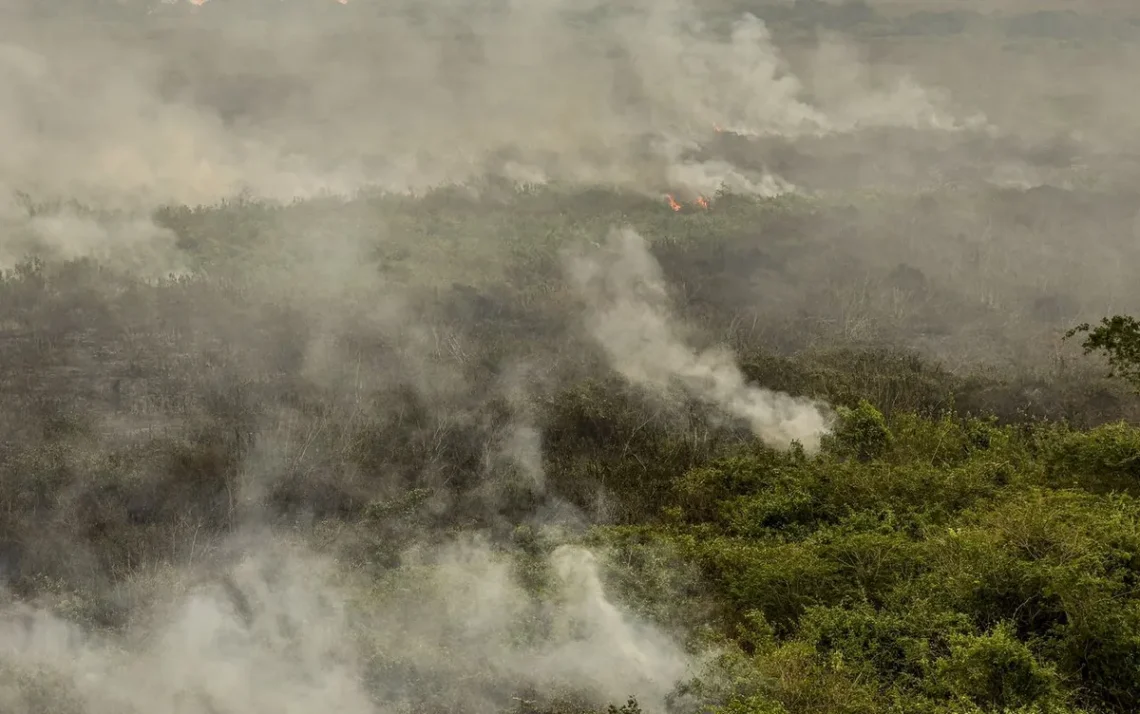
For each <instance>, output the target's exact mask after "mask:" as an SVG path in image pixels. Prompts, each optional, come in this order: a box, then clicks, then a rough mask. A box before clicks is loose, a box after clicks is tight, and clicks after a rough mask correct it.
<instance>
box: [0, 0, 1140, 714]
mask: <svg viewBox="0 0 1140 714" xmlns="http://www.w3.org/2000/svg"><path fill="white" fill-rule="evenodd" d="M1012 4H1013V3H1004V4H1003V6H1004V5H1012ZM71 5H76V6H75V7H71ZM706 5H707V7H706ZM899 7H900V5H899V3H888V2H872V3H861V4H860V3H844V4H837V3H800V2H797V3H790V2H757V3H746V4H732V3H719V2H718V3H697V2H695V1H693V2H690V1H689V0H625V1H624V2H620V3H601V2H572V1H571V0H542V1H541V2H523V1H522V0H517V1H516V0H499V1H496V2H480V3H475V2H469V1H467V0H460V1H457V2H448V1H445V0H431V1H430V2H367V1H366V0H350V2H348V3H347V4H343V5H342V4H340V3H337V2H332V0H330V1H329V2H327V3H324V2H317V1H314V2H312V3H306V2H301V0H296V1H294V2H276V1H274V2H269V1H266V2H256V1H255V0H250V1H249V2H238V0H232V1H227V0H211V1H210V2H206V3H204V4H202V5H201V6H192V5H191V3H186V2H177V3H159V2H156V3H147V2H142V0H140V1H139V2H119V3H112V2H99V3H61V4H59V5H53V6H51V7H48V6H47V5H46V4H43V3H22V2H17V0H0V13H2V16H0V94H2V96H3V97H4V98H5V100H4V101H3V102H0V141H2V142H3V144H4V147H5V150H4V151H3V152H0V267H3V268H4V276H3V277H4V280H3V281H2V284H0V337H2V344H0V349H3V350H5V352H4V353H3V359H2V360H0V362H2V363H3V364H0V389H2V390H3V392H2V393H3V396H4V399H3V401H2V405H0V444H2V446H3V449H2V454H0V585H3V586H4V587H5V588H6V589H5V590H4V591H3V594H2V595H0V602H2V604H3V607H2V608H0V709H2V710H3V711H5V712H13V713H14V714H25V713H26V714H39V713H42V712H60V713H68V712H76V713H79V712H84V713H87V712H91V713H93V714H102V713H104V712H106V713H107V714H111V712H152V711H153V712H160V713H161V714H166V713H167V712H169V713H171V714H174V713H177V714H221V713H222V712H227V713H228V712H234V713H237V712H242V713H243V714H244V713H245V712H289V713H291V714H317V713H318V712H320V713H322V714H323V712H325V711H337V712H346V713H347V714H356V713H360V714H364V713H366V712H367V713H371V712H384V713H387V712H393V713H395V712H416V713H417V714H418V713H420V712H425V713H426V712H439V711H449V712H453V711H462V712H478V713H480V714H481V713H483V712H487V713H490V712H505V711H517V712H519V714H533V713H534V712H539V711H543V712H545V711H550V710H552V709H551V708H552V707H554V704H565V705H566V710H567V711H569V710H571V709H572V710H574V711H586V710H591V711H592V710H597V709H599V708H602V707H605V706H607V705H609V704H611V703H612V704H620V703H622V702H624V701H625V700H626V698H627V697H629V696H636V697H637V698H638V701H639V703H640V705H641V706H642V707H643V709H644V710H645V711H646V712H647V714H661V713H662V712H665V711H669V712H671V713H672V712H678V713H679V714H689V713H688V712H687V710H685V709H684V706H683V704H678V701H680V700H679V699H678V698H677V696H676V695H677V692H678V691H679V690H680V689H683V685H684V683H685V682H686V681H687V680H689V679H690V678H691V677H693V676H695V674H696V672H697V671H698V670H699V668H700V666H701V665H702V663H704V662H706V661H707V659H708V655H709V652H710V651H711V650H713V649H715V648H712V647H710V646H708V645H707V644H705V645H702V646H699V647H698V646H693V644H692V639H693V638H692V637H691V635H692V632H690V631H688V630H686V628H685V627H682V626H679V625H677V623H671V624H665V623H663V622H660V621H658V620H661V619H665V618H664V617H661V618H657V619H655V618H654V617H652V616H650V614H651V613H653V612H655V611H654V610H653V605H654V603H651V602H648V603H647V602H646V600H649V599H650V598H648V597H642V598H641V599H640V600H638V599H637V598H633V597H628V591H630V590H636V589H637V588H636V587H630V586H629V585H628V582H625V581H623V577H624V578H625V579H626V580H634V581H636V585H637V586H639V587H642V588H644V589H653V588H652V586H651V585H646V584H645V583H646V582H649V583H653V582H655V581H653V580H651V579H650V578H649V576H647V575H646V574H645V573H642V572H635V571H636V568H635V567H634V566H632V565H629V564H628V562H626V563H625V565H623V564H622V563H621V562H618V560H620V559H616V558H611V557H610V556H611V555H612V554H610V553H607V552H606V551H605V549H602V548H596V547H594V546H593V545H591V541H590V539H589V535H590V534H591V532H592V531H591V530H590V528H591V526H594V525H599V524H603V525H604V524H614V523H616V524H619V525H626V524H629V523H631V522H632V523H637V518H643V519H646V520H648V519H656V518H659V517H660V516H661V513H662V512H663V510H664V508H665V507H666V506H667V505H669V502H668V498H669V497H670V494H671V491H670V490H669V489H670V488H671V486H669V484H671V483H672V482H673V480H675V479H676V478H678V477H680V476H681V475H682V474H684V473H685V472H686V470H687V469H689V468H692V467H694V466H697V465H699V464H701V463H703V461H704V460H707V459H710V458H713V457H715V456H719V455H722V454H723V453H725V452H728V451H731V448H736V447H739V448H746V449H753V448H756V449H759V448H761V447H771V448H775V449H787V448H789V447H791V446H792V445H793V443H794V442H798V443H799V444H801V445H802V446H803V447H804V448H805V450H806V451H808V452H817V451H818V450H819V449H820V445H821V437H822V436H823V435H824V434H826V433H827V431H828V430H829V428H830V427H831V425H832V421H833V415H832V406H831V404H838V403H839V402H840V401H842V400H844V399H847V398H848V397H850V395H851V394H852V393H853V392H854V391H855V389H856V388H866V389H874V390H878V393H879V394H880V395H881V396H882V401H884V402H887V403H889V404H895V403H896V402H899V403H900V404H899V408H900V409H902V408H903V407H914V408H915V409H918V407H922V408H924V409H928V411H930V412H934V411H936V409H935V407H938V408H942V407H944V406H945V405H944V402H943V401H940V400H944V399H945V394H944V393H943V392H942V391H939V390H941V387H942V384H941V383H934V381H935V378H934V377H931V376H930V374H928V373H926V372H923V371H922V369H921V368H920V367H918V366H915V365H916V364H917V362H914V361H905V360H903V362H904V364H903V367H901V368H900V369H901V370H902V371H904V372H905V374H906V379H908V380H910V381H908V382H906V384H905V385H904V386H905V387H906V389H912V391H913V392H916V393H921V394H922V395H923V398H924V399H927V400H928V403H927V402H924V403H923V404H921V405H917V406H916V405H913V404H901V402H902V401H903V397H901V396H899V395H900V394H902V393H903V392H905V391H906V389H904V388H903V387H900V386H899V385H898V384H897V383H895V382H891V381H889V380H886V379H880V377H879V375H878V374H877V373H874V372H873V370H874V366H873V365H872V366H870V367H869V366H867V362H870V361H871V360H865V361H864V362H860V363H859V365H860V366H859V368H860V369H864V370H865V373H859V374H858V375H857V376H856V377H853V378H852V379H851V381H850V382H845V383H841V384H839V386H835V383H836V382H837V381H839V380H835V379H833V377H834V373H835V371H836V370H835V368H834V362H829V361H828V360H829V359H832V360H834V359H836V358H834V357H832V356H829V355H827V354H825V355H823V356H822V357H818V360H819V361H817V362H812V363H811V368H810V369H808V368H805V371H804V374H806V375H807V376H806V377H804V379H803V380H801V381H800V382H799V383H798V384H801V385H802V384H809V385H813V386H818V385H820V384H825V386H826V387H827V388H823V387H821V388H819V389H817V390H815V394H814V396H811V397H809V396H801V392H802V391H803V390H798V389H796V388H793V386H790V383H792V382H794V381H795V380H794V379H793V378H792V377H789V376H788V373H789V371H790V370H791V368H785V367H786V364H785V363H784V362H781V361H780V360H783V359H790V357H788V355H799V354H801V353H804V354H812V355H815V354H816V353H815V352H813V350H816V351H821V350H822V348H823V347H826V346H828V345H832V344H838V345H841V346H842V347H844V348H849V349H852V350H854V349H865V348H868V347H869V346H875V347H881V346H887V347H889V348H891V349H895V348H899V349H903V348H905V349H913V350H916V351H917V352H918V353H919V354H922V355H925V356H927V357H934V358H937V359H939V360H943V361H944V363H945V364H946V365H947V367H946V369H947V370H948V371H950V370H961V373H970V374H973V373H972V372H969V370H978V371H979V372H981V373H982V374H983V375H985V376H987V377H989V376H992V375H993V374H996V373H998V372H999V371H1000V370H1004V369H1011V368H1012V367H1017V368H1019V369H1020V368H1024V369H1025V370H1028V371H1029V373H1030V375H1031V376H1030V377H1029V378H1027V379H1026V382H1025V383H1017V384H1016V385H1015V386H1014V387H1010V388H1008V389H1007V390H1006V391H1001V390H1000V389H998V388H997V387H993V388H991V385H990V383H989V382H982V381H979V384H980V385H981V386H978V387H977V388H976V390H975V392H972V393H971V397H972V398H974V399H975V401H974V402H973V403H971V406H977V407H978V409H979V411H982V410H984V408H989V407H992V406H994V405H995V404H997V405H999V406H1000V407H1002V408H1004V409H1006V411H1007V412H1010V413H1012V412H1014V411H1015V410H1017V409H1022V408H1025V409H1037V410H1038V411H1040V412H1042V413H1045V415H1047V416H1048V415H1049V414H1050V413H1051V412H1050V411H1049V409H1051V408H1054V407H1055V405H1056V404H1057V403H1062V402H1064V399H1066V398H1067V397H1066V396H1065V395H1060V396H1057V395H1051V393H1049V390H1048V384H1049V379H1048V378H1050V377H1054V376H1058V375H1070V374H1072V373H1073V371H1072V370H1073V369H1074V368H1073V367H1072V366H1071V365H1072V362H1071V360H1070V358H1069V357H1068V356H1067V355H1066V354H1064V353H1062V351H1061V350H1060V348H1058V347H1057V345H1056V340H1055V338H1056V336H1057V334H1058V333H1059V332H1060V331H1061V329H1062V328H1063V327H1064V326H1065V325H1067V324H1068V323H1069V322H1071V321H1076V320H1077V319H1089V318H1095V317H1096V316H1098V315H1100V314H1103V313H1105V312H1106V311H1108V310H1115V309H1121V310H1127V309H1131V308H1133V307H1137V306H1138V305H1140V303H1138V302H1137V295H1136V292H1135V288H1134V271H1132V270H1131V269H1130V268H1129V267H1128V266H1131V265H1135V264H1136V261H1137V260H1140V242H1138V241H1137V238H1138V237H1140V212H1138V211H1137V205H1140V203H1138V201H1140V194H1138V193H1137V191H1136V188H1135V186H1136V183H1135V178H1137V177H1138V176H1140V172H1138V171H1137V167H1138V166H1140V163H1137V162H1136V160H1135V159H1136V157H1137V156H1140V153H1138V151H1137V150H1138V149H1140V146H1138V145H1137V144H1136V137H1137V136H1140V133H1137V132H1136V129H1137V128H1138V127H1137V122H1136V121H1135V115H1136V114H1135V108H1136V107H1135V99H1134V98H1133V94H1131V93H1129V92H1125V91H1123V90H1122V89H1121V88H1122V87H1126V86H1131V84H1130V83H1131V82H1132V77H1133V75H1134V73H1135V71H1136V69H1137V67H1138V66H1140V65H1138V63H1137V59H1138V58H1140V55H1137V53H1136V50H1135V46H1134V45H1132V44H1130V43H1131V42H1132V39H1130V38H1129V37H1125V38H1124V39H1121V40H1119V41H1115V40H1113V41H1109V40H1105V41H1104V42H1099V41H1094V40H1089V39H1085V40H1082V41H1077V40H1073V41H1071V42H1070V41H1068V40H1066V38H1065V37H1064V36H1062V37H1060V38H1059V39H1058V38H1057V37H1053V36H1052V35H1049V34H1048V32H1053V33H1055V34H1056V33H1061V32H1062V31H1061V30H1056V29H1055V28H1054V29H1049V28H1052V27H1053V26H1052V25H1049V26H1048V27H1047V28H1046V29H1044V30H1041V29H1034V28H1035V27H1036V26H1035V25H1032V23H1031V22H1030V21H1029V20H1023V21H1022V24H1021V25H1018V24H1015V22H1014V21H1015V20H1017V19H1018V18H1019V17H1020V15H1018V14H1017V12H1019V11H1018V10H1017V9H1016V8H1014V9H1006V10H1003V11H1002V13H1006V14H1002V13H996V14H994V15H993V16H992V17H988V19H987V18H986V17H982V16H981V15H980V14H979V13H977V12H973V11H972V10H970V11H968V10H961V12H959V11H958V10H946V12H947V13H949V14H950V15H952V17H950V18H949V19H947V17H943V16H942V15H941V14H939V13H938V12H935V11H934V10H927V9H922V8H926V7H927V6H925V5H924V6H922V8H920V9H918V10H915V9H914V8H909V10H907V11H905V12H904V10H901V9H899ZM916 7H917V6H916ZM812 8H815V9H814V10H813V9H812ZM851 8H854V9H851ZM860 8H865V9H860ZM911 10H913V12H911ZM816 12H817V13H818V14H819V17H820V18H821V19H817V20H812V19H811V17H808V19H804V18H805V17H807V16H810V15H811V13H816ZM848 12H850V13H855V14H857V15H858V16H856V17H855V19H853V20H850V21H848V20H842V21H841V16H844V17H845V15H844V13H848ZM939 12H941V11H939ZM971 12H973V14H970V13H971ZM859 13H862V14H859ZM923 13H926V14H923ZM1011 13H1012V14H1011ZM975 15H977V16H978V17H974V16H975ZM1007 15H1008V17H1009V18H1012V19H1008V20H1007V19H1006V18H1007ZM836 18H840V19H836ZM1041 22H1044V21H1041ZM1090 22H1091V21H1090ZM924 23H926V24H924ZM987 23H988V24H987ZM1003 23H1005V24H1003ZM928 26H934V27H935V28H936V30H937V32H935V31H934V30H928ZM1138 26H1140V24H1138ZM844 27H847V30H844V29H843V28H844ZM943 27H951V28H961V29H959V30H956V31H955V32H953V33H951V32H949V31H946V32H943V30H941V29H938V28H943ZM1019 27H1020V28H1022V29H1020V30H1019V29H1018V28H1019ZM1025 27H1028V28H1029V29H1025ZM924 28H927V29H924ZM1010 28H1012V29H1010ZM1097 28H1100V29H1097ZM1046 30H1048V32H1046ZM1073 32H1074V33H1075V34H1078V35H1079V33H1078V32H1077V31H1076V30H1074V31H1073ZM1080 32H1086V33H1087V34H1086V35H1084V36H1085V37H1086V38H1087V37H1102V35H1103V34H1104V33H1107V32H1108V30H1107V29H1105V28H1104V27H1102V26H1101V25H1099V24H1097V25H1095V27H1093V29H1087V30H1081V31H1080ZM1122 32H1123V30H1122ZM1019 33H1020V34H1019ZM1033 33H1037V34H1033ZM1097 33H1101V34H1097ZM1062 34H1063V33H1062ZM943 35H945V36H943ZM1039 35H1045V37H1044V39H1042V38H1041V37H1040V36H1039ZM932 38H937V39H932ZM1027 38H1028V39H1027ZM1078 39H1079V38H1078ZM1082 42H1083V43H1085V45H1086V46H1084V47H1082V46H1080V45H1081V44H1082ZM1093 44H1095V45H1096V46H1095V47H1092V45H1093ZM666 197H668V198H666ZM667 201H668V202H667ZM761 353H762V356H761V357H757V355H758V354H761ZM859 354H862V353H859ZM815 358H816V357H814V356H813V359H815ZM844 358H846V357H844ZM852 359H854V358H852ZM765 360H768V361H765ZM773 364H774V365H776V366H775V367H773V366H772V365H773ZM812 370H814V371H812ZM954 374H955V375H957V374H959V372H955V373H954ZM1042 375H1044V376H1042ZM1078 376H1082V375H1078ZM938 377H939V378H941V373H938ZM947 379H949V378H947ZM813 380H814V381H813ZM828 380H832V381H828ZM859 380H862V381H859ZM852 384H854V386H852ZM868 385H870V386H868ZM915 385H917V386H915ZM1098 389H1099V387H1098ZM1011 394H1012V396H1010V395H1011ZM663 404H664V406H662V405H663ZM1096 404H1097V407H1096V409H1097V410H1098V411H1097V412H1096V413H1095V414H1093V415H1092V416H1091V417H1090V420H1091V421H1096V420H1104V419H1108V418H1109V417H1119V416H1121V415H1128V414H1136V413H1140V408H1138V407H1137V406H1136V404H1135V403H1134V402H1132V401H1127V400H1126V399H1125V398H1124V397H1121V396H1119V395H1117V394H1116V393H1111V392H1109V391H1107V390H1104V391H1103V392H1098V399H1097V400H1096ZM931 405H934V406H931ZM1035 413H1036V412H1035ZM615 415H616V416H615ZM686 420H687V421H686ZM677 423H681V428H678V429H674V427H675V425H676V424H677ZM742 425H743V427H746V428H741V426H742ZM671 429H672V430H671ZM757 442H758V443H757ZM638 449H642V450H644V451H645V452H647V453H651V454H653V455H654V456H655V457H658V459H659V461H660V462H661V463H662V464H663V465H660V466H657V465H654V464H652V463H645V462H644V461H643V460H642V459H641V458H640V456H639V455H638V454H637V453H634V452H635V451H637V450H638ZM623 568H624V569H623ZM660 570H662V571H668V574H669V575H674V573H672V571H671V570H669V568H660ZM615 573H616V574H615ZM631 573H632V574H631ZM654 575H657V576H660V577H665V576H664V575H661V573H654ZM678 577H680V576H678ZM694 577H696V576H694ZM623 582H624V583H625V585H626V587H624V588H623V587H619V585H620V584H621V583H623ZM673 584H674V585H675V583H673ZM685 588H687V590H686V589H685ZM677 589H678V591H681V592H683V593H687V594H685V595H684V596H685V597H688V596H689V595H690V594H691V593H692V592H693V591H696V590H699V583H698V584H697V585H694V584H693V583H686V584H685V586H684V588H682V587H680V586H678V587H677ZM662 590H663V591H662V592H661V593H657V594H658V595H660V596H661V597H665V596H667V595H671V594H673V593H672V591H670V592H664V590H665V589H662ZM678 597H680V596H678ZM682 609H686V610H687V609H689V608H688V606H687V605H686V606H684V607H683V608H682ZM656 614H658V615H659V614H660V613H659V612H657V613H656ZM679 619H683V618H679ZM684 624H685V625H691V624H692V623H691V622H686V623H684ZM722 624H723V623H721V622H719V621H718V626H719V625H722ZM544 707H545V708H544ZM559 711H561V710H559Z"/></svg>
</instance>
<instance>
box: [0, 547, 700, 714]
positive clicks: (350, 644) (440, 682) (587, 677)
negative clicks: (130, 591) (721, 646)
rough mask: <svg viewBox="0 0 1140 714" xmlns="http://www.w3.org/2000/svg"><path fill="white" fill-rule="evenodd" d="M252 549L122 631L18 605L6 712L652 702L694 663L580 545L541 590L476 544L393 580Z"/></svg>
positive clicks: (6, 624)
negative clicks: (541, 700) (530, 699)
mask: <svg viewBox="0 0 1140 714" xmlns="http://www.w3.org/2000/svg"><path fill="white" fill-rule="evenodd" d="M250 545H253V547H247V548H246V549H245V555H244V556H242V557H241V558H240V559H239V560H238V561H237V562H235V563H234V564H233V565H232V566H230V567H228V568H227V569H226V570H225V572H224V573H223V574H222V577H220V578H210V579H209V580H207V581H205V582H203V583H202V584H200V585H192V584H190V585H184V586H182V587H180V588H178V589H176V590H172V591H170V592H168V593H167V595H168V597H167V598H165V599H160V600H157V601H156V603H157V604H156V605H155V607H153V608H151V609H150V610H149V611H148V612H147V614H146V615H144V616H140V617H139V618H138V619H137V621H136V622H135V623H134V625H133V626H132V627H131V628H130V629H129V631H128V632H127V634H125V635H123V636H110V635H101V634H99V633H98V632H94V631H91V630H86V629H83V628H81V627H79V626H77V625H75V624H74V623H71V622H68V621H66V620H63V619H60V618H59V617H57V616H55V615H53V614H51V613H50V612H49V611H47V610H43V609H36V608H34V607H31V606H27V605H8V606H5V607H3V608H2V609H0V707H2V708H3V711H5V712H11V713H12V714H40V713H46V712H53V713H55V712H59V713H61V714H65V713H67V712H83V713H84V714H112V713H114V714H128V713H130V714H135V713H137V714H143V713H144V712H145V713H146V714H150V713H152V712H160V713H163V714H166V713H169V714H216V713H217V712H242V713H245V712H274V713H277V712H281V713H283V714H321V713H323V712H328V711H335V712H342V713H343V714H382V713H383V714H387V713H389V712H391V713H393V714H394V713H395V712H400V711H408V710H409V709H410V708H420V709H421V710H424V709H425V708H427V709H430V708H432V707H439V706H443V707H444V708H449V707H448V705H449V704H450V708H454V707H455V706H461V707H463V709H464V711H469V712H492V711H502V708H503V707H504V706H506V705H508V704H509V703H510V700H511V696H512V695H514V694H515V693H516V692H518V691H522V690H525V689H526V688H528V687H531V688H536V689H538V690H540V691H544V692H553V691H562V692H566V693H569V694H574V695H577V696H580V697H585V698H586V700H587V701H593V702H594V703H595V704H604V703H606V702H611V701H624V699H625V698H626V697H628V696H631V695H634V696H638V697H639V698H640V700H641V702H642V704H643V706H644V708H645V709H646V710H647V711H650V712H655V711H661V708H662V706H663V704H664V699H665V696H666V695H667V694H668V693H669V691H670V690H671V689H672V688H673V687H674V686H675V684H676V683H677V682H678V681H680V680H681V679H682V678H683V677H684V676H685V675H686V673H687V672H688V667H689V660H688V657H687V656H686V655H685V654H684V653H683V652H682V651H681V650H680V649H679V648H678V647H677V645H676V644H675V643H673V642H672V641H671V640H670V639H669V638H668V637H666V636H665V635H664V634H662V633H660V632H658V631H657V630H655V629H654V628H652V627H651V626H649V625H646V624H644V623H638V622H637V621H636V620H635V619H633V618H631V617H630V616H628V615H627V614H625V613H622V612H621V611H620V610H619V609H618V608H617V607H615V606H614V605H613V604H612V603H611V601H610V600H609V599H608V597H607V595H606V593H605V592H604V589H603V587H602V584H601V581H600V579H599V571H598V564H597V562H596V561H595V558H594V556H593V555H592V554H590V553H589V552H588V551H586V550H583V549H580V548H577V547H569V546H566V547H562V548H560V549H558V550H556V551H555V552H554V553H553V555H552V556H551V558H550V560H549V562H548V564H547V567H548V568H549V572H550V577H551V584H550V587H549V589H548V592H549V597H547V598H545V599H544V600H543V601H541V602H539V601H536V600H535V599H534V598H533V597H532V595H530V594H528V592H527V591H526V590H525V589H524V588H523V586H522V585H521V584H520V583H519V582H518V580H517V578H516V577H515V575H514V573H513V571H512V567H511V564H510V562H509V561H508V560H507V559H506V558H505V557H504V556H502V555H500V554H496V553H495V552H494V551H493V550H492V549H491V548H490V547H489V546H488V545H487V544H486V543H484V542H482V541H480V540H478V539H463V540H460V541H456V542H454V543H453V544H451V545H449V546H445V547H443V548H429V549H425V550H422V551H420V552H419V553H414V552H413V553H408V554H407V556H406V558H407V562H406V564H405V565H404V566H403V567H402V568H400V569H397V570H396V571H393V572H392V573H391V576H390V577H389V578H386V579H384V580H383V581H381V582H380V583H379V584H377V583H375V582H368V583H366V582H363V581H361V580H360V579H359V578H355V577H354V576H353V575H352V573H350V572H347V571H345V570H344V569H343V568H342V567H339V566H337V564H335V563H334V562H331V561H329V560H327V559H325V558H322V557H319V556H317V555H315V554H314V553H312V552H310V551H307V550H306V549H303V548H300V547H294V546H287V545H284V543H283V541H282V540H281V538H280V536H279V535H278V536H274V537H273V545H267V544H266V543H261V544H259V545H258V544H250V543H246V546H250ZM187 575H189V574H186V575H184V576H183V577H182V580H185V579H186V576H187ZM528 632H529V633H530V634H529V635H528V634H527V633H528Z"/></svg>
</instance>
